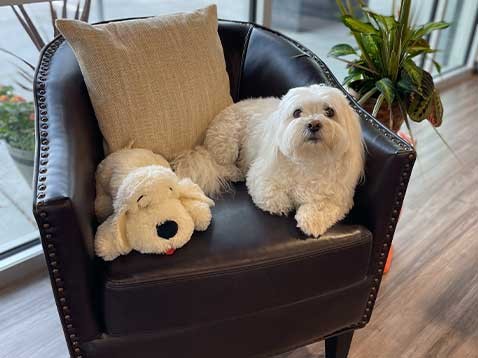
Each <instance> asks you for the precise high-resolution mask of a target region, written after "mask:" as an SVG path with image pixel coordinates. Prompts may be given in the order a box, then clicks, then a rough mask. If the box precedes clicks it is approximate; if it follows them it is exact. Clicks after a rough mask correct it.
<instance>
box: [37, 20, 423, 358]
mask: <svg viewBox="0 0 478 358" xmlns="http://www.w3.org/2000/svg"><path fill="white" fill-rule="evenodd" d="M219 34H220V37H221V40H222V44H223V47H224V53H225V58H226V63H227V71H228V73H229V78H230V83H231V95H232V97H233V99H234V100H235V101H238V100H240V99H243V98H248V97H257V96H280V95H282V94H284V93H285V92H286V91H287V90H288V89H289V88H291V87H296V86H303V85H307V84H311V83H326V84H328V85H332V86H336V87H338V88H340V89H341V90H343V88H342V87H341V86H340V84H339V83H338V82H337V80H336V79H335V78H334V76H333V75H332V74H331V73H330V71H329V70H328V68H327V67H326V66H325V65H324V64H323V62H322V61H321V60H320V59H319V58H318V57H317V56H316V55H314V54H313V53H312V52H310V51H309V50H307V49H306V48H304V47H303V46H302V45H300V44H299V43H297V42H295V41H293V40H291V39H288V38H286V37H285V36H283V35H281V34H279V33H277V32H274V31H271V30H268V29H265V28H263V27H260V26H257V25H253V24H250V23H242V22H231V21H221V22H220V25H219ZM35 94H36V99H35V100H36V118H37V153H36V169H35V172H36V174H35V201H34V213H35V217H36V220H37V222H38V226H39V228H40V233H41V239H42V244H43V248H44V252H45V255H46V259H47V263H48V270H49V274H50V277H51V283H52V287H53V292H54V295H55V300H56V304H57V306H58V312H59V315H60V319H61V323H62V325H63V330H64V333H65V337H66V341H67V344H68V348H69V350H70V353H71V356H72V357H76V358H79V357H167V358H175V357H193V356H194V357H208V358H212V357H228V358H234V357H237V358H245V357H270V356H273V355H275V354H279V353H281V352H285V351H288V350H292V349H294V348H297V347H299V346H303V345H306V344H309V343H312V342H314V341H318V340H321V339H325V341H326V352H327V357H328V358H332V357H346V355H347V352H348V348H349V346H350V342H351V339H352V335H353V331H354V330H355V329H358V328H361V327H364V326H365V325H366V324H367V322H368V321H369V319H370V315H371V313H372V309H373V306H374V303H375V298H376V295H377V291H378V288H379V285H380V281H381V278H382V273H383V266H384V264H385V260H386V257H387V253H388V250H389V247H390V244H391V241H392V237H393V234H394V231H395V225H396V223H397V219H398V214H399V212H400V208H401V205H402V200H403V197H404V195H405V190H406V187H407V184H408V179H409V177H410V173H411V170H412V166H413V163H414V160H415V152H414V151H413V149H412V148H410V146H408V145H407V144H406V143H405V142H403V141H402V140H401V139H400V138H398V137H397V136H395V135H394V134H393V133H391V132H390V131H388V130H387V129H385V128H384V127H383V126H382V125H380V124H379V123H378V122H377V121H376V120H374V119H373V118H372V117H371V116H370V115H368V114H367V113H366V112H365V111H364V110H363V109H362V108H360V107H359V106H358V105H357V104H356V103H355V102H354V101H353V100H352V104H353V106H354V107H355V109H356V110H357V111H358V113H359V114H360V117H361V121H362V126H363V132H364V139H365V142H366V144H367V161H366V178H365V180H364V182H363V183H362V184H360V185H359V187H358V189H357V193H356V197H355V206H354V208H353V210H352V212H351V213H350V214H349V215H348V217H347V218H346V220H344V221H343V222H341V223H339V224H337V225H335V226H334V227H333V228H331V229H330V230H329V231H328V232H327V233H326V234H325V235H324V236H323V237H322V238H320V239H318V240H315V239H305V237H304V236H303V235H302V234H301V233H300V232H299V231H298V229H297V228H296V224H295V222H294V219H293V217H276V216H271V215H268V214H266V213H264V212H262V211H260V210H259V209H257V208H256V207H255V206H254V205H253V204H252V202H251V200H250V198H249V196H248V195H247V191H246V189H245V187H244V185H237V186H236V188H235V194H233V195H226V196H224V197H223V198H222V199H220V200H218V201H217V203H216V207H215V208H214V210H213V223H212V225H211V226H210V228H209V229H208V230H207V231H206V232H202V233H196V234H195V236H196V237H195V238H193V240H191V242H190V243H188V245H186V247H184V248H183V249H181V250H179V251H177V252H176V253H175V254H174V255H173V256H170V257H164V256H155V255H140V254H137V253H131V254H129V255H127V256H123V257H120V258H118V259H117V260H115V261H113V262H107V263H106V262H102V261H101V260H99V259H98V258H96V257H95V255H94V250H93V239H94V233H95V230H96V226H97V222H96V219H95V215H94V208H93V202H94V197H95V185H94V172H95V168H96V165H97V164H98V163H99V162H100V160H101V159H102V158H103V156H104V153H103V149H102V148H103V147H102V137H101V133H100V131H99V129H98V126H97V122H96V118H95V114H94V111H93V109H92V106H91V103H90V99H89V97H88V92H87V90H86V87H85V84H84V82H83V78H82V75H81V72H80V69H79V67H78V64H77V62H76V60H75V57H74V55H73V53H72V51H71V49H70V48H69V46H68V45H67V43H65V42H64V41H63V39H62V38H61V37H57V38H56V39H55V40H54V41H53V42H51V43H50V44H49V45H47V46H46V48H45V49H44V50H43V52H42V55H41V59H40V63H39V66H38V69H37V73H36V76H35ZM118 106H121V103H118Z"/></svg>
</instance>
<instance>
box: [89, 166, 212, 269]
mask: <svg viewBox="0 0 478 358" xmlns="http://www.w3.org/2000/svg"><path fill="white" fill-rule="evenodd" d="M198 190H199V191H198ZM191 201H193V202H199V203H201V204H203V205H205V207H206V208H207V210H209V206H212V204H213V202H212V201H211V200H210V199H209V198H207V197H206V196H205V195H204V194H203V193H202V192H201V191H200V189H198V188H197V187H193V189H192V190H191V185H190V182H185V181H184V180H182V181H180V180H179V179H178V178H177V176H176V175H175V174H174V173H173V172H172V171H171V170H170V169H168V168H165V167H162V166H157V165H152V166H147V167H142V168H138V169H136V170H133V171H132V172H131V173H130V174H129V175H128V176H127V177H126V178H125V179H124V180H123V182H122V183H121V185H120V187H119V189H118V193H117V196H116V199H115V201H114V203H113V206H114V213H113V215H111V216H110V217H109V218H108V219H107V220H106V221H105V222H104V223H103V224H101V225H100V227H99V228H98V232H97V234H96V239H95V248H96V252H97V254H98V255H99V256H101V257H103V258H104V259H105V260H112V259H114V258H116V257H117V256H119V255H121V254H127V253H128V252H130V251H131V250H133V249H134V250H137V251H140V252H142V253H166V254H170V253H172V252H174V250H175V249H177V248H180V247H182V246H183V245H184V244H185V243H186V242H187V241H189V239H190V238H191V235H192V233H193V231H194V229H195V221H197V220H195V219H197V218H195V217H192V215H193V214H194V213H193V212H191V211H190V210H189V211H188V210H187V209H189V208H190V202H191ZM185 205H186V206H185ZM209 220H210V217H209ZM207 224H209V222H208V223H207ZM206 227H207V225H206Z"/></svg>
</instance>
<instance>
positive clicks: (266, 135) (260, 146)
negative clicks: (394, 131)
mask: <svg viewBox="0 0 478 358" xmlns="http://www.w3.org/2000/svg"><path fill="white" fill-rule="evenodd" d="M204 147H205V148H206V150H207V151H208V152H209V154H210V156H212V157H213V158H214V159H215V161H216V162H217V163H218V164H219V165H222V166H230V164H231V163H235V164H237V166H238V167H239V168H240V169H241V171H242V173H243V174H244V175H245V176H246V184H247V188H248V190H249V193H250V195H251V197H252V200H253V201H254V203H255V204H256V205H257V206H258V207H259V208H261V209H262V210H265V211H267V212H270V213H272V214H277V215H285V214H287V213H289V212H291V211H293V210H296V214H295V219H296V220H297V225H298V227H299V228H300V229H301V230H302V231H303V232H304V233H305V234H307V235H311V236H314V237H318V236H319V235H322V234H323V233H324V232H325V231H326V230H327V229H328V228H329V227H331V226H332V225H333V224H335V223H336V222H337V221H338V220H340V219H342V218H343V217H344V216H345V215H346V214H347V213H348V211H349V210H350V209H351V207H352V205H353V196H354V191H355V186H356V184H357V182H358V180H359V178H360V177H361V175H362V172H363V166H364V145H363V141H362V133H361V127H360V123H359V120H358V116H357V114H356V113H355V112H354V110H353V109H352V108H351V107H350V105H349V103H348V101H347V99H346V97H345V96H344V94H343V93H342V92H341V91H340V90H338V89H336V88H331V87H326V86H323V85H312V86H309V87H299V88H294V89H291V90H290V91H289V92H288V93H287V94H286V95H285V96H283V97H282V99H279V98H259V99H248V100H244V101H241V102H238V103H236V104H233V105H232V106H230V107H228V108H226V109H225V110H223V111H222V112H221V113H219V114H218V115H217V116H216V118H215V119H214V120H213V122H212V123H211V125H210V127H209V129H208V132H207V134H206V139H205V142H204ZM198 166H199V165H198ZM185 172H187V171H185ZM184 174H186V173H184ZM187 174H189V175H192V176H193V180H194V179H195V178H197V175H196V176H195V175H194V173H187ZM218 175H219V176H220V175H221V174H220V173H219V174H218ZM210 177H211V178H212V180H215V179H214V176H213V175H210ZM216 181H217V180H216ZM197 183H198V184H199V185H200V186H201V185H202V187H203V188H204V186H211V185H210V184H209V185H207V184H208V183H206V185H205V183H203V182H201V180H199V181H197Z"/></svg>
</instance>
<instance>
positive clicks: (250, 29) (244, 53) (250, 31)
mask: <svg viewBox="0 0 478 358" xmlns="http://www.w3.org/2000/svg"><path fill="white" fill-rule="evenodd" d="M248 27H249V28H248V30H247V34H246V38H245V40H244V47H243V49H242V55H241V70H240V71H239V78H238V81H237V99H239V98H240V97H241V83H242V75H243V73H244V66H245V63H246V56H247V50H248V49H249V39H250V37H251V34H252V30H253V29H254V25H251V24H248Z"/></svg>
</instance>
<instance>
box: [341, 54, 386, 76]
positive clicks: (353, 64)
mask: <svg viewBox="0 0 478 358" xmlns="http://www.w3.org/2000/svg"><path fill="white" fill-rule="evenodd" d="M334 58H335V59H336V60H339V61H342V62H345V63H346V64H348V65H350V66H352V67H357V68H361V69H362V70H364V71H367V72H370V73H372V74H374V75H378V72H377V71H375V70H372V69H371V68H367V67H365V66H362V65H359V64H357V63H355V62H352V61H348V60H344V59H343V58H340V57H334Z"/></svg>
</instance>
